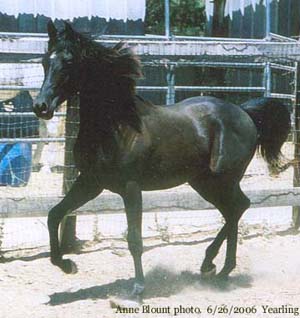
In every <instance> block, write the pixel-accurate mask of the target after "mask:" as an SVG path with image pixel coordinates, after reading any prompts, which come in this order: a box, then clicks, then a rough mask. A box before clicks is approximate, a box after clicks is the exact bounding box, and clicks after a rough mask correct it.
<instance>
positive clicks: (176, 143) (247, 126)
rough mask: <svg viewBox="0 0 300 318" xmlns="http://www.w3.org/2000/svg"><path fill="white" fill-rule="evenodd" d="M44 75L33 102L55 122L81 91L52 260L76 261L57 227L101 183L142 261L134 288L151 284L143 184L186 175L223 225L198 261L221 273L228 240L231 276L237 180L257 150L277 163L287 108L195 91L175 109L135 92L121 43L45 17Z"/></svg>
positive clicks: (131, 63) (134, 69)
mask: <svg viewBox="0 0 300 318" xmlns="http://www.w3.org/2000/svg"><path fill="white" fill-rule="evenodd" d="M48 33H49V43H48V52H47V53H46V55H45V57H44V58H43V66H44V70H45V79H44V82H43V85H42V88H41V90H40V92H39V94H38V96H37V98H36V100H35V102H34V112H35V114H36V115H37V116H38V117H40V118H43V119H50V118H52V116H53V112H54V110H55V109H56V108H57V107H58V106H59V105H60V104H61V103H62V102H64V101H65V100H66V99H68V98H69V97H71V96H74V95H75V94H78V95H79V98H80V129H79V134H78V138H77V141H76V144H75V148H74V157H75V162H76V165H77V167H78V169H79V171H80V175H79V177H78V178H77V180H76V181H75V183H74V185H73V187H72V188H71V190H70V192H69V193H68V194H67V195H66V196H65V198H64V199H63V200H62V201H61V202H60V203H59V204H58V205H56V206H55V207H54V208H53V209H52V210H51V211H50V213H49V217H48V227H49V234H50V245H51V262H52V263H53V264H54V265H56V266H58V267H60V268H61V269H62V270H63V271H64V272H66V273H70V272H71V271H72V267H73V263H72V262H71V261H70V260H68V259H63V258H62V253H61V251H60V247H59V241H58V227H59V224H60V222H61V221H62V219H63V217H64V216H65V215H66V214H67V213H69V212H70V211H72V210H75V209H77V208H79V207H80V206H82V205H83V204H85V203H86V202H87V201H89V200H91V199H93V198H95V197H96V196H98V195H99V194H100V193H101V192H102V190H103V189H109V190H110V191H112V192H115V193H118V194H120V195H121V196H122V198H123V200H124V204H125V210H126V216H127V221H128V237H127V239H128V246H129V250H130V252H131V254H132V256H133V260H134V266H135V279H136V280H135V284H134V293H135V294H138V293H141V292H142V291H143V289H144V274H143V269H142V262H141V256H142V251H143V245H142V236H141V226H142V191H143V190H147V191H148V190H158V189H166V188H170V187H174V186H177V185H180V184H182V183H185V182H188V183H189V184H190V185H191V186H192V188H193V189H195V190H196V191H197V192H198V193H199V194H200V195H201V196H202V197H203V198H205V199H206V200H208V201H209V202H211V203H212V204H214V205H215V206H216V208H218V209H219V210H220V212H221V214H222V215H223V216H224V218H225V221H226V223H225V225H224V226H223V228H222V229H221V230H220V232H219V233H218V235H217V237H216V238H215V240H214V241H213V242H212V243H211V245H210V246H209V247H208V248H207V250H206V256H205V259H204V261H203V264H202V266H201V272H202V273H204V274H208V273H214V272H215V265H214V264H213V259H214V258H215V256H216V255H217V253H218V251H219V248H220V246H221V245H222V243H223V241H224V240H225V239H227V251H226V259H225V265H224V267H223V269H222V270H221V271H220V272H219V274H218V275H217V276H218V277H220V278H227V277H228V275H229V273H230V272H231V271H232V270H233V269H234V267H235V266H236V249H237V234H238V221H239V219H240V217H241V215H242V214H243V212H244V211H245V210H246V209H247V208H248V207H249V205H250V201H249V199H248V198H247V197H246V196H245V194H244V193H243V192H242V191H241V189H240V185H239V183H240V180H241V178H242V176H243V174H244V172H245V169H246V168H247V166H248V164H249V162H250V160H251V158H252V157H253V154H254V152H255V150H256V149H257V147H260V148H261V150H262V155H263V156H264V158H265V159H266V160H267V161H268V162H269V164H270V165H272V166H274V167H276V168H280V164H279V163H280V148H281V146H282V144H283V142H284V141H285V140H286V138H287V135H288V132H289V129H290V116H289V112H288V110H287V108H286V107H285V106H283V105H281V104H280V103H278V102H276V101H274V100H271V99H258V100H254V101H251V102H250V103H248V104H245V105H244V106H243V107H242V108H243V109H241V108H240V107H238V106H236V105H233V104H231V103H228V102H225V101H222V100H220V99H217V98H214V97H193V98H189V99H186V100H184V101H182V102H180V103H177V104H175V105H173V106H170V107H162V106H155V105H153V104H151V103H150V102H147V101H144V100H143V99H142V98H140V97H138V96H137V95H136V94H135V79H136V78H138V77H140V76H141V66H140V63H139V60H138V58H137V57H136V56H135V55H134V54H133V52H132V51H131V50H130V49H128V48H125V47H124V45H123V44H122V43H120V44H117V45H116V46H115V47H112V48H110V47H109V48H108V47H104V46H103V45H101V44H99V43H97V42H95V41H92V40H91V39H87V38H86V37H84V36H82V35H81V34H79V33H77V32H75V31H74V30H73V29H72V28H71V26H70V25H69V24H67V23H65V25H64V27H63V29H62V30H60V31H58V30H57V29H56V28H55V26H54V24H53V23H52V22H49V24H48Z"/></svg>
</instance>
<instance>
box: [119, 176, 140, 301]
mask: <svg viewBox="0 0 300 318" xmlns="http://www.w3.org/2000/svg"><path fill="white" fill-rule="evenodd" d="M122 197H123V200H124V205H125V210H126V217H127V223H128V234H127V242H128V248H129V251H130V253H131V255H132V257H133V261H134V269H135V284H134V288H133V293H132V294H133V295H134V296H135V295H138V294H141V293H142V292H143V290H144V288H145V287H144V286H145V282H144V274H143V266H142V253H143V241H142V192H141V190H140V187H139V185H138V184H137V183H136V182H128V183H127V185H126V189H125V192H124V193H123V194H122Z"/></svg>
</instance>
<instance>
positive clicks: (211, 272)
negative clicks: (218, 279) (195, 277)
mask: <svg viewBox="0 0 300 318" xmlns="http://www.w3.org/2000/svg"><path fill="white" fill-rule="evenodd" d="M216 273H217V267H216V265H215V264H213V265H212V267H211V268H210V269H209V270H203V269H202V268H201V277H202V278H204V279H210V278H213V277H215V276H216Z"/></svg>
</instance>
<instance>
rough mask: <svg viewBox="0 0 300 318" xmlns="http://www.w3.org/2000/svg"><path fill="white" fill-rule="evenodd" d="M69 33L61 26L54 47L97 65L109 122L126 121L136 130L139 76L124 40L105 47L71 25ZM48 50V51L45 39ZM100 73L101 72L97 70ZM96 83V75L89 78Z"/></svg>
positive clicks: (134, 56)
mask: <svg viewBox="0 0 300 318" xmlns="http://www.w3.org/2000/svg"><path fill="white" fill-rule="evenodd" d="M72 31H73V32H72V33H71V34H70V33H67V30H63V31H61V32H60V33H59V34H58V39H59V41H57V42H56V44H55V45H54V46H55V48H54V49H55V50H63V49H66V50H68V51H69V52H71V53H72V54H73V55H74V56H77V57H79V58H80V59H81V60H86V61H90V62H92V63H93V65H97V63H99V65H101V70H104V72H103V82H104V81H105V82H106V83H107V85H110V86H109V87H107V88H108V89H106V90H103V91H106V94H107V92H109V94H111V95H112V96H105V98H106V99H105V100H106V101H107V105H106V106H107V107H105V108H106V109H108V111H109V115H108V117H109V118H112V120H113V121H114V122H113V125H114V126H115V127H117V126H118V125H119V124H120V123H126V124H129V125H130V126H132V127H133V128H134V129H136V130H138V131H139V130H140V118H139V116H138V114H137V109H136V91H135V87H136V80H137V79H138V78H140V77H141V76H142V67H141V63H140V60H139V58H138V57H137V56H136V54H135V53H134V52H133V50H132V49H131V48H129V47H127V46H126V43H124V42H119V43H117V44H116V45H115V46H113V47H106V46H104V45H102V44H101V43H99V42H96V41H95V40H93V39H91V38H88V37H87V36H85V35H82V34H80V33H78V32H76V31H74V30H73V29H72ZM48 51H49V52H51V43H50V42H49V47H48ZM100 73H102V72H100ZM93 80H94V81H95V85H97V79H93Z"/></svg>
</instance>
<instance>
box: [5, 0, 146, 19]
mask: <svg viewBox="0 0 300 318" xmlns="http://www.w3.org/2000/svg"><path fill="white" fill-rule="evenodd" d="M145 11H146V0H84V1H83V0H10V1H7V0H0V12H1V13H6V14H8V15H14V16H16V17H17V16H18V15H19V14H20V13H27V14H34V15H35V16H36V15H37V14H41V15H42V14H43V15H45V16H47V17H51V18H58V19H70V20H72V19H73V18H78V17H86V16H87V17H89V18H91V17H92V16H97V17H102V18H106V19H107V20H109V19H110V18H112V19H121V20H124V21H126V20H127V19H130V20H138V19H142V20H144V18H145Z"/></svg>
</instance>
